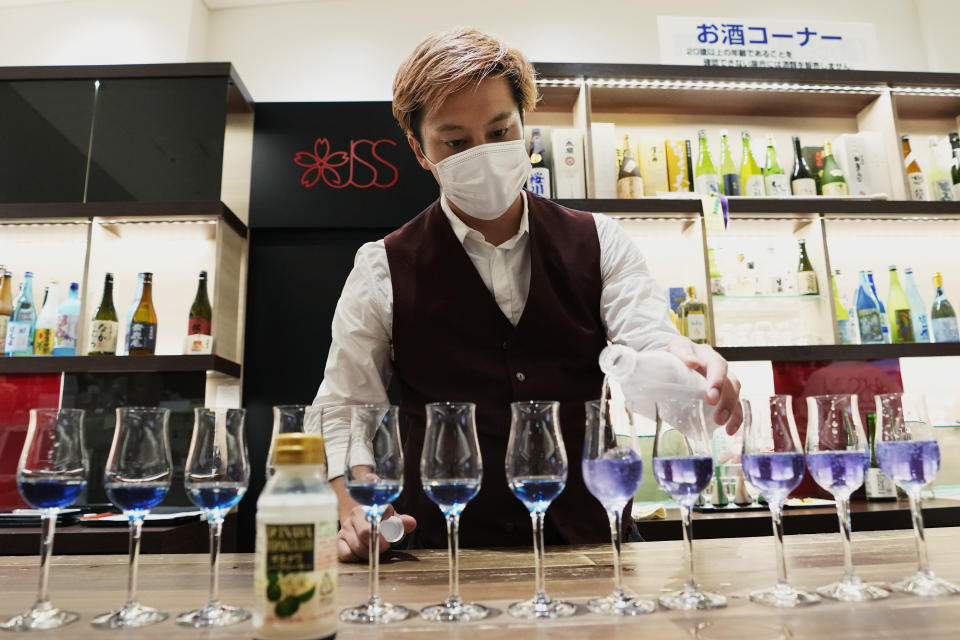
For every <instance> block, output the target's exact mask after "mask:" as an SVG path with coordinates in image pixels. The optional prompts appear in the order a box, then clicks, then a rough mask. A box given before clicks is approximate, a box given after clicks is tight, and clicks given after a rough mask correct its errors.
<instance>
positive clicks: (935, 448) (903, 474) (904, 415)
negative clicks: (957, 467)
mask: <svg viewBox="0 0 960 640" xmlns="http://www.w3.org/2000/svg"><path fill="white" fill-rule="evenodd" d="M875 401H876V403H877V424H878V429H877V436H876V440H875V441H874V442H875V446H876V452H877V462H879V464H880V469H881V470H882V471H883V472H884V473H885V474H886V475H887V476H888V477H890V478H891V479H893V481H894V482H896V483H897V484H898V485H900V486H901V487H903V490H904V491H906V492H907V496H908V497H909V499H910V515H911V516H912V517H913V535H914V538H915V540H916V543H917V559H918V564H919V567H918V569H917V572H916V573H915V574H913V575H912V576H910V577H908V578H905V579H903V580H901V581H900V582H895V583H893V584H892V585H890V586H891V587H893V589H894V590H895V591H899V592H901V593H909V594H912V595H915V596H945V595H953V594H955V593H960V588H958V587H957V586H956V585H954V584H951V583H949V582H947V581H946V580H944V579H943V578H938V577H937V576H936V575H934V573H933V572H932V571H930V563H929V560H928V559H927V541H926V538H925V537H924V534H923V512H922V511H921V510H920V491H921V489H922V488H923V486H924V485H925V484H927V483H928V482H931V481H933V479H934V478H935V477H936V475H937V472H938V471H940V445H938V444H937V439H936V437H935V436H934V433H933V426H932V423H931V422H930V418H929V417H928V415H927V408H926V402H925V401H924V398H923V395H922V394H908V393H884V394H880V395H878V396H876V398H875Z"/></svg>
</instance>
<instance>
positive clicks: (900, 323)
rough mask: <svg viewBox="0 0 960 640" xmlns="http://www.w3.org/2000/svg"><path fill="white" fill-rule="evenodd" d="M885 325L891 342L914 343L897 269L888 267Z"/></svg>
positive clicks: (911, 321)
mask: <svg viewBox="0 0 960 640" xmlns="http://www.w3.org/2000/svg"><path fill="white" fill-rule="evenodd" d="M887 324H889V325H890V337H891V339H892V341H893V342H895V343H901V342H914V334H913V318H912V316H911V315H910V301H909V300H908V299H907V294H906V293H904V291H903V287H901V286H900V278H899V277H898V276H897V267H896V266H895V265H890V292H889V294H888V295H887Z"/></svg>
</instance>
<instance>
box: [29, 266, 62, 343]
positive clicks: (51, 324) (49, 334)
mask: <svg viewBox="0 0 960 640" xmlns="http://www.w3.org/2000/svg"><path fill="white" fill-rule="evenodd" d="M58 287H59V284H58V283H57V282H56V281H53V282H51V283H50V284H49V285H48V286H47V291H46V295H45V296H44V297H45V300H44V301H43V306H42V307H41V308H40V315H38V316H37V325H36V330H35V331H34V334H33V355H35V356H49V355H53V338H54V335H55V334H56V332H57V307H58V306H59V305H60V293H59V291H58Z"/></svg>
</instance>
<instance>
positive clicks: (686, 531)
mask: <svg viewBox="0 0 960 640" xmlns="http://www.w3.org/2000/svg"><path fill="white" fill-rule="evenodd" d="M680 520H681V521H682V523H683V539H684V541H685V542H686V543H687V544H686V547H687V572H688V576H689V577H688V578H687V587H686V589H687V590H688V591H696V589H697V582H696V580H694V577H693V509H692V508H691V506H690V505H688V504H681V505H680Z"/></svg>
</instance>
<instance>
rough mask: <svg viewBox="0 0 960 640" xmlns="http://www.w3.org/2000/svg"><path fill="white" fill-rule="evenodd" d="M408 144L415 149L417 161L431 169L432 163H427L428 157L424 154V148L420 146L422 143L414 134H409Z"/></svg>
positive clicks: (414, 153)
mask: <svg viewBox="0 0 960 640" xmlns="http://www.w3.org/2000/svg"><path fill="white" fill-rule="evenodd" d="M407 144H409V145H410V148H411V149H412V150H413V155H415V156H416V157H417V162H419V163H420V166H421V167H423V168H424V169H426V170H427V171H430V165H429V164H427V158H426V157H425V156H424V155H423V148H422V147H421V146H420V143H419V142H418V141H417V139H416V138H415V137H413V136H407Z"/></svg>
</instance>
